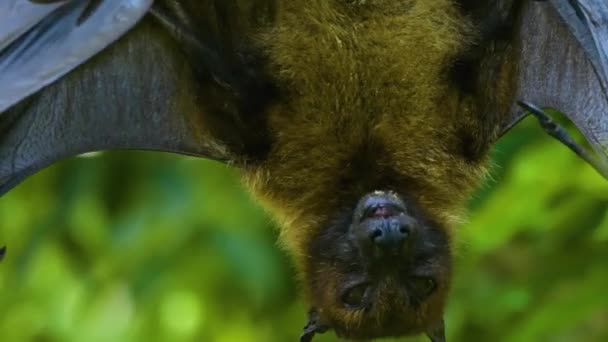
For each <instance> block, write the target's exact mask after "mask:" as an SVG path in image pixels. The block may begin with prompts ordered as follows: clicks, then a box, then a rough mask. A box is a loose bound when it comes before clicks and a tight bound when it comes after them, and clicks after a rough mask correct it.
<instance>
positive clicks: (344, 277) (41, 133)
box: [0, 0, 608, 342]
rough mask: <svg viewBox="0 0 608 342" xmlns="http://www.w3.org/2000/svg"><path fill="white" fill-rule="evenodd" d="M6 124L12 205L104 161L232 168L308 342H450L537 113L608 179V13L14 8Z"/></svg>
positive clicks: (289, 6)
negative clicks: (569, 128)
mask: <svg viewBox="0 0 608 342" xmlns="http://www.w3.org/2000/svg"><path fill="white" fill-rule="evenodd" d="M520 101H521V102H520ZM540 108H554V109H557V110H560V111H562V112H564V113H565V114H566V115H567V116H568V117H569V118H570V119H571V120H572V122H573V123H574V124H575V125H576V126H577V127H578V129H580V131H581V132H582V133H583V134H584V135H585V137H586V138H587V140H588V142H589V143H590V145H591V146H592V148H593V149H592V150H586V149H584V148H582V147H580V146H579V145H578V144H577V143H575V142H574V141H573V140H572V139H570V138H569V136H568V135H567V133H565V131H563V130H562V129H561V127H560V126H558V125H556V124H555V123H554V122H553V121H552V120H551V118H550V117H549V116H548V115H547V114H546V113H545V112H544V111H543V110H541V109H540ZM0 113H1V114H0V193H4V192H6V191H8V190H10V189H11V188H12V187H13V186H15V185H16V184H17V183H19V182H20V181H21V180H23V179H24V178H25V177H27V176H29V175H31V174H33V173H34V172H36V171H37V170H39V169H41V168H43V167H46V166H47V165H49V164H51V163H53V162H55V161H57V160H59V159H63V158H66V157H69V156H73V155H77V154H81V153H85V152H89V151H98V150H106V149H144V150H158V151H169V152H175V153H182V154H187V155H193V156H199V157H204V158H209V159H214V160H218V161H223V162H226V163H230V164H231V165H234V166H235V167H237V168H239V169H240V170H241V171H242V175H243V178H244V180H245V183H246V185H247V187H248V188H249V190H250V191H251V193H252V194H253V195H254V197H255V198H256V199H257V200H259V202H260V203H261V204H262V205H263V206H265V207H266V208H268V209H269V210H270V212H271V213H273V214H274V216H275V217H276V219H277V221H278V223H279V225H280V229H281V243H282V244H283V245H284V246H285V248H286V249H287V250H288V251H289V252H290V254H291V255H292V256H293V259H294V262H295V264H296V266H297V268H298V270H299V272H300V274H301V278H302V281H303V283H304V289H305V292H306V293H305V295H306V298H307V300H308V302H309V304H310V307H311V310H310V313H309V322H308V324H307V325H306V326H305V328H304V332H303V334H302V336H301V341H310V340H311V339H312V338H313V336H314V335H315V334H316V333H322V332H325V331H327V330H333V331H335V333H336V334H337V335H338V336H340V337H344V338H349V339H355V340H364V339H372V338H376V337H382V336H402V335H413V334H419V333H426V334H427V335H428V336H429V337H430V339H431V340H432V341H435V342H438V341H444V340H445V336H444V335H445V334H444V325H443V319H442V316H443V311H444V305H445V303H446V296H447V293H448V290H449V285H450V273H451V259H452V255H451V245H452V242H451V241H452V235H453V234H454V226H455V225H456V223H457V222H458V218H459V217H460V216H461V213H462V212H463V209H464V206H465V202H466V199H467V197H468V196H469V195H470V193H471V192H472V191H473V190H474V189H475V188H476V186H478V184H479V183H480V181H481V180H482V179H483V177H484V175H485V174H486V173H487V165H488V154H489V151H490V150H491V148H492V146H493V145H494V144H495V143H496V141H497V140H498V139H499V138H500V137H501V136H502V135H504V134H505V133H507V132H508V131H509V129H510V128H511V127H512V126H513V125H515V124H516V123H517V122H518V121H519V120H520V119H522V118H523V117H524V116H526V115H527V113H531V114H533V115H535V116H536V117H537V118H538V119H539V120H540V122H541V124H542V126H543V128H545V130H546V131H547V132H548V133H550V134H551V135H553V136H555V137H556V138H558V139H559V140H561V141H562V142H564V143H565V144H567V145H568V146H569V147H570V148H571V149H573V150H574V151H575V152H576V153H578V154H579V155H580V156H581V157H583V158H584V159H585V160H587V161H588V162H589V163H591V164H592V165H593V166H594V167H595V168H596V169H597V170H598V171H599V172H601V173H602V174H603V175H604V176H608V173H607V169H606V160H607V159H608V3H607V2H605V1H604V0H571V1H566V0H551V1H532V0H495V1H475V0H274V1H272V0H202V1H195V0H164V1H163V0H157V1H152V0H132V1H127V0H72V1H70V0H37V1H35V0H4V1H2V3H0ZM592 151H593V152H592ZM201 177H204V175H201Z"/></svg>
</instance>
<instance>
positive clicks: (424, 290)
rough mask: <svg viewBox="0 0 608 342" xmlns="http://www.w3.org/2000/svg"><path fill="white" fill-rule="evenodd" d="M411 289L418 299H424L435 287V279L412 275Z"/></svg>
mask: <svg viewBox="0 0 608 342" xmlns="http://www.w3.org/2000/svg"><path fill="white" fill-rule="evenodd" d="M411 282H412V284H411V286H412V291H413V292H414V294H415V296H416V298H417V299H418V300H424V299H426V298H427V297H428V296H430V295H431V294H432V293H433V292H434V291H435V289H436V288H437V282H435V279H433V278H429V277H414V278H413V279H412V280H411Z"/></svg>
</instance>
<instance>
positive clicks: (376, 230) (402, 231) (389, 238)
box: [369, 215, 413, 249]
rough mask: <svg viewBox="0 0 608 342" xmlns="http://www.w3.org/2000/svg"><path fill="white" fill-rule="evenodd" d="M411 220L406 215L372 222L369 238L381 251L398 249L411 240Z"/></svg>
mask: <svg viewBox="0 0 608 342" xmlns="http://www.w3.org/2000/svg"><path fill="white" fill-rule="evenodd" d="M412 221H413V220H412V219H411V218H410V217H409V216H407V215H400V216H397V217H389V218H385V219H382V220H380V221H378V222H374V224H373V225H372V227H371V229H370V233H369V237H370V239H371V240H372V242H373V243H374V244H375V245H376V246H378V247H380V248H381V249H391V248H398V247H399V246H401V245H402V244H403V243H404V241H406V240H408V239H410V238H412V232H413V222H412Z"/></svg>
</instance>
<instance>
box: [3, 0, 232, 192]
mask: <svg viewBox="0 0 608 342" xmlns="http://www.w3.org/2000/svg"><path fill="white" fill-rule="evenodd" d="M47 2H48V1H47ZM150 2H151V1H119V0H104V1H102V2H101V3H99V4H98V6H97V7H94V8H87V7H86V6H84V4H85V3H87V4H88V3H89V2H87V1H79V0H75V1H73V2H59V3H58V4H54V5H52V6H54V7H52V8H51V7H49V8H48V11H47V12H46V13H45V14H36V15H35V16H32V20H30V21H28V23H27V24H24V27H28V29H19V28H17V26H15V25H12V24H11V25H12V26H10V34H11V37H10V38H8V35H3V36H2V38H0V39H2V40H1V41H2V42H3V44H4V45H5V48H4V50H3V51H1V52H0V100H1V101H2V102H1V103H2V106H3V108H7V107H8V109H7V110H4V109H3V110H4V111H3V112H2V114H0V195H2V194H3V193H5V192H7V191H8V190H10V189H11V188H13V187H14V186H15V185H16V184H18V183H19V182H20V181H22V180H23V179H25V178H26V177H27V176H29V175H31V174H33V173H35V172H36V171H38V170H40V169H42V168H44V167H46V166H48V165H50V164H52V163H54V162H56V161H58V160H61V159H65V158H68V157H71V156H74V155H78V154H82V153H86V152H91V151H100V150H110V149H137V150H154V151H165V152H173V153H180V154H186V155H193V156H199V157H205V158H210V159H215V160H220V161H229V160H234V159H236V158H235V157H234V156H233V155H232V154H231V153H229V151H228V148H227V147H226V146H225V144H223V143H222V142H221V141H220V140H219V139H217V138H216V135H215V134H214V133H215V129H212V128H210V127H209V125H207V124H206V123H205V118H206V117H208V116H209V115H207V113H206V112H205V110H204V109H203V108H204V106H202V105H201V104H202V102H204V101H206V99H205V100H202V99H201V96H200V95H201V94H204V93H205V91H206V90H205V88H204V87H203V85H202V84H201V82H200V79H199V78H198V77H197V75H196V72H195V67H194V66H193V63H194V62H196V61H190V60H188V57H187V56H186V55H185V54H184V53H183V49H182V48H181V47H180V44H179V42H177V41H176V40H175V39H173V37H172V36H171V34H170V33H169V32H167V30H166V29H165V28H163V27H162V26H161V25H159V24H158V23H157V22H156V21H155V20H153V18H152V17H150V16H146V17H144V18H143V20H141V21H140V22H139V24H138V25H137V26H135V27H133V28H132V29H131V30H130V31H129V32H127V33H126V34H124V36H122V38H121V39H120V40H118V41H116V42H114V43H113V44H111V45H110V46H108V47H107V48H105V49H104V47H105V46H106V45H108V44H110V43H111V42H112V41H113V40H116V39H117V38H118V37H120V36H121V35H122V34H123V33H124V32H126V30H128V29H129V27H131V26H133V24H135V23H136V22H137V21H138V20H139V18H140V17H141V16H142V15H143V13H144V12H145V11H146V10H147V7H148V6H149V4H150ZM17 3H18V4H19V3H20V2H19V0H17ZM91 3H93V2H91ZM136 3H137V4H139V5H138V6H134V5H133V4H136ZM111 5H115V6H118V7H114V6H111ZM32 6H34V5H32ZM40 6H42V5H40ZM45 6H51V5H45ZM121 6H123V7H124V6H127V7H128V9H129V10H132V12H129V11H128V10H127V9H125V8H123V7H121ZM129 6H131V7H129ZM119 7H120V8H122V10H120V11H119V10H118V8H119ZM83 11H84V12H83ZM83 13H85V14H84V17H82V16H83ZM115 16H118V17H119V18H118V19H117V20H119V21H120V22H121V23H122V24H124V25H123V26H122V29H120V30H119V29H118V27H115V26H113V25H112V23H114V19H115ZM79 18H80V19H79ZM83 18H84V19H83ZM50 19H53V20H50ZM0 23H2V21H0ZM79 23H80V24H79ZM96 24H99V25H101V26H104V27H105V28H104V27H101V26H100V27H97V29H96V28H95V27H93V26H94V25H96ZM102 24H103V25H102ZM79 25H80V26H79ZM87 25H88V26H87ZM108 25H109V26H111V27H107V26H108ZM45 26H46V27H45ZM6 27H7V26H4V25H3V23H2V24H0V29H2V30H6V31H0V32H3V33H4V32H9V29H6ZM81 30H84V31H81ZM104 30H105V31H104ZM15 32H19V33H21V34H20V35H19V36H18V37H16V34H15ZM9 40H10V42H9ZM100 49H103V51H101V53H98V54H96V55H95V56H94V58H91V59H89V60H87V59H88V58H89V57H91V56H92V55H94V54H95V53H96V52H98V51H99V50H100ZM62 58H68V59H69V61H68V62H66V61H64V60H63V59H62ZM85 61H86V62H85ZM79 64H80V66H78V67H77V68H75V67H76V66H77V65H79ZM72 68H75V69H74V70H72V71H70V70H71V69H72ZM14 82H22V83H20V84H21V86H19V87H13V86H12V85H13V83H14ZM40 87H44V88H43V89H42V90H40V91H37V89H39V88H40ZM27 94H32V95H30V96H28V97H27V98H25V99H23V100H21V101H19V100H18V99H19V98H24V97H25V96H26V95H27ZM15 101H19V102H18V103H16V104H15V105H12V106H11V103H13V102H15ZM220 119H221V115H220Z"/></svg>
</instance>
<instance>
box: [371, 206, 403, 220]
mask: <svg viewBox="0 0 608 342" xmlns="http://www.w3.org/2000/svg"><path fill="white" fill-rule="evenodd" d="M396 215H399V210H397V208H394V207H392V206H378V207H377V208H375V209H374V210H372V211H371V212H370V214H369V216H368V217H374V218H378V217H382V218H387V217H391V216H396Z"/></svg>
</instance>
